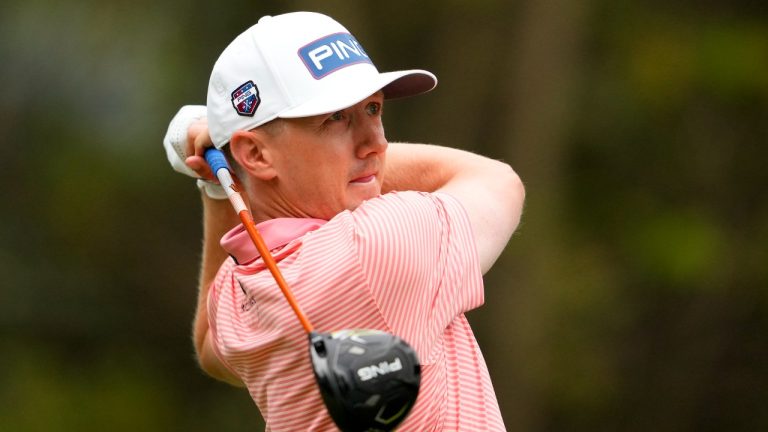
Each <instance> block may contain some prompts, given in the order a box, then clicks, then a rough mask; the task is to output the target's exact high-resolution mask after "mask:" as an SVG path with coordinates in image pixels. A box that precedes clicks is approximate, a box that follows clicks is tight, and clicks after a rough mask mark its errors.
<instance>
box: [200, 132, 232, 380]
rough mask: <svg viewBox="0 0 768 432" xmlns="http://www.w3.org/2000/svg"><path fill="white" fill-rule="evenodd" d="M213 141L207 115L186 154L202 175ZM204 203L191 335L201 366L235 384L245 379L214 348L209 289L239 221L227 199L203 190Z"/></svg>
mask: <svg viewBox="0 0 768 432" xmlns="http://www.w3.org/2000/svg"><path fill="white" fill-rule="evenodd" d="M210 145H211V141H210V136H209V135H208V124H207V121H206V119H204V118H203V119H200V120H197V121H195V122H194V123H192V124H191V125H190V126H189V129H188V131H187V150H186V154H189V155H193V156H191V157H189V158H187V161H186V163H187V165H188V166H190V168H191V169H192V170H194V171H195V172H196V173H198V175H200V176H201V177H209V176H210V175H211V173H210V169H208V167H207V165H206V164H205V161H204V160H203V159H202V157H200V155H201V154H202V150H203V148H205V147H208V146H210ZM201 196H202V204H203V256H202V260H201V263H200V279H199V286H198V294H197V310H196V311H195V320H194V323H193V330H192V337H193V342H194V345H195V353H196V354H197V360H198V362H199V364H200V367H201V368H202V369H203V371H205V373H207V374H208V375H210V376H212V377H214V378H216V379H219V380H221V381H224V382H227V383H229V384H232V385H235V386H243V383H242V382H241V381H240V380H239V379H238V378H237V377H236V376H234V375H233V374H232V372H230V371H229V369H227V367H226V366H224V365H223V364H222V363H221V361H220V360H219V358H218V357H217V356H216V353H215V352H214V351H213V345H212V343H213V341H212V340H211V338H210V334H211V333H210V327H209V325H208V291H209V289H210V287H211V284H212V283H213V280H214V279H215V278H216V273H218V271H219V267H221V265H222V264H223V263H224V261H225V260H226V259H227V253H226V252H225V251H224V249H223V248H222V247H221V245H220V244H219V239H221V237H222V236H223V235H224V234H225V233H226V232H227V231H229V230H230V229H232V227H234V226H236V225H237V224H239V223H240V220H239V219H238V217H237V215H235V212H234V210H233V209H232V205H231V204H230V203H229V201H228V200H217V199H213V198H210V197H209V196H208V195H207V194H206V193H205V192H202V193H201Z"/></svg>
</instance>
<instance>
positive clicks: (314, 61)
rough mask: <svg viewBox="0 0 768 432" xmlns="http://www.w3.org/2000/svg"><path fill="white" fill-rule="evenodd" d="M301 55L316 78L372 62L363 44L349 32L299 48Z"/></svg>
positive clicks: (326, 37)
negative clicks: (354, 65)
mask: <svg viewBox="0 0 768 432" xmlns="http://www.w3.org/2000/svg"><path fill="white" fill-rule="evenodd" d="M298 54H299V57H300V58H301V61H303V62H304V65H306V66H307V69H308V70H309V73H311V74H312V76H313V77H315V79H320V78H323V77H325V76H327V75H328V74H330V73H332V72H336V71H337V70H339V69H342V68H345V67H347V66H351V65H353V64H357V63H370V64H373V62H371V59H370V58H369V57H368V54H366V53H365V50H363V47H362V45H360V43H359V42H358V41H357V39H355V37H354V36H352V35H351V34H349V33H334V34H332V35H328V36H325V37H323V38H320V39H318V40H316V41H314V42H311V43H309V44H307V45H304V46H303V47H301V48H299V52H298Z"/></svg>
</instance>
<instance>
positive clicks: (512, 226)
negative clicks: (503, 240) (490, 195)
mask: <svg viewBox="0 0 768 432" xmlns="http://www.w3.org/2000/svg"><path fill="white" fill-rule="evenodd" d="M501 164H502V165H503V167H501V168H500V171H501V173H500V175H499V177H498V178H499V182H500V183H501V184H503V188H504V197H505V199H504V206H505V210H506V212H507V213H506V214H507V215H508V218H507V221H508V224H509V225H508V229H509V234H510V236H511V235H512V233H513V232H514V231H515V230H516V229H517V226H518V225H519V224H520V218H521V217H522V214H523V205H524V204H525V186H524V185H523V180H522V179H521V178H520V176H519V175H518V174H517V173H516V172H515V170H514V169H512V167H511V166H510V165H508V164H506V163H503V162H501Z"/></svg>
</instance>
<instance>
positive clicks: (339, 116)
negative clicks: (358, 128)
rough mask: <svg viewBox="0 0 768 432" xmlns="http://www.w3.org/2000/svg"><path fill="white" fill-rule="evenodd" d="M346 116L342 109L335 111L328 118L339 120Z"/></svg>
mask: <svg viewBox="0 0 768 432" xmlns="http://www.w3.org/2000/svg"><path fill="white" fill-rule="evenodd" d="M343 118H344V113H343V112H341V111H336V112H335V113H333V114H331V115H330V116H329V117H328V120H330V121H339V120H341V119H343Z"/></svg>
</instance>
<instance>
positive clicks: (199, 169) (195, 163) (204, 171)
mask: <svg viewBox="0 0 768 432" xmlns="http://www.w3.org/2000/svg"><path fill="white" fill-rule="evenodd" d="M184 163H186V164H187V166H188V167H189V168H190V169H191V170H192V171H194V172H195V173H197V175H199V176H200V177H201V178H204V179H206V180H213V181H216V182H218V180H217V179H216V177H214V175H213V172H212V171H211V167H210V166H208V162H206V161H205V159H204V158H203V157H202V156H198V155H194V156H189V157H188V158H187V159H186V160H185V161H184Z"/></svg>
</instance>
